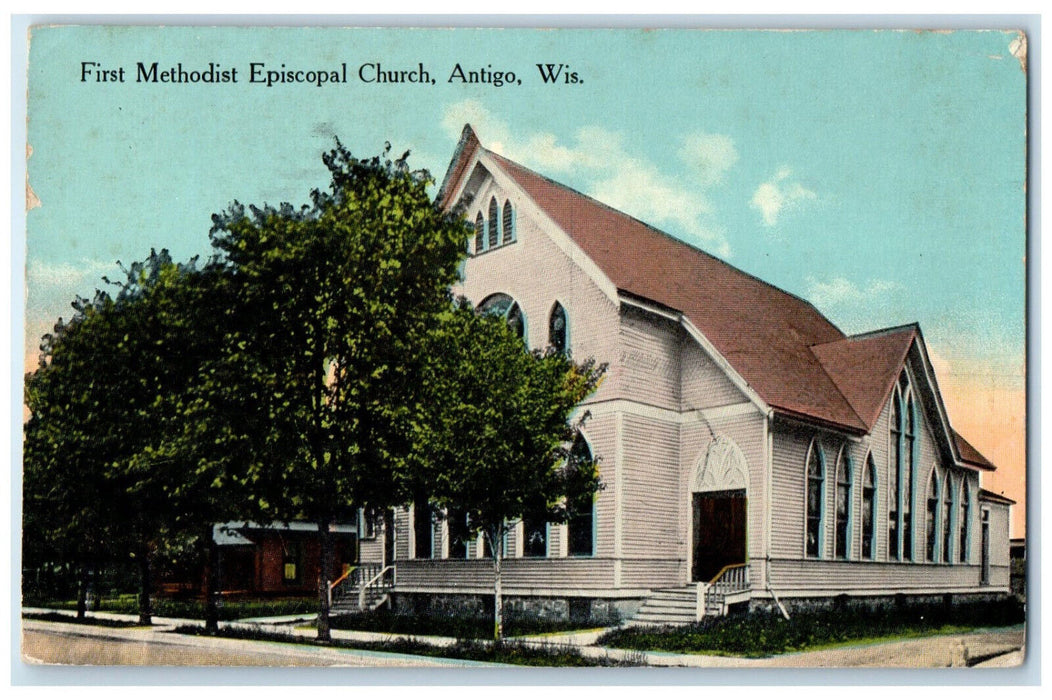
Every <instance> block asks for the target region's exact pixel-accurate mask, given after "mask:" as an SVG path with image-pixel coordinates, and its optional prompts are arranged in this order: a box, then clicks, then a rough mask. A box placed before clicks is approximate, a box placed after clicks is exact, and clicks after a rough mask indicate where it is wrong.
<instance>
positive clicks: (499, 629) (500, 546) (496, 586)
mask: <svg viewBox="0 0 1052 700" xmlns="http://www.w3.org/2000/svg"><path fill="white" fill-rule="evenodd" d="M490 549H491V550H493V641H495V642H499V641H500V640H501V639H502V638H503V637H504V595H503V591H502V590H501V580H500V564H501V560H502V559H503V558H504V535H503V533H498V534H497V537H494V538H493V539H492V541H491V542H490Z"/></svg>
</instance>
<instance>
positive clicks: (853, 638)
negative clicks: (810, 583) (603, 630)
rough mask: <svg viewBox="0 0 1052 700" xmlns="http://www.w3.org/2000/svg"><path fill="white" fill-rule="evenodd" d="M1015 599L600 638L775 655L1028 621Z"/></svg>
mask: <svg viewBox="0 0 1052 700" xmlns="http://www.w3.org/2000/svg"><path fill="white" fill-rule="evenodd" d="M1024 617H1025V616H1024V611H1023V607H1022V605H1021V604H1019V603H1018V602H1017V601H1015V600H1014V599H1007V600H1004V601H999V602H994V603H963V604H958V605H954V606H944V605H938V604H936V605H910V606H895V607H890V608H874V609H870V608H865V607H861V606H856V607H849V606H844V607H842V608H841V609H837V610H829V611H822V612H809V613H796V614H794V615H792V617H791V619H789V620H786V619H785V618H783V617H782V616H781V615H780V614H778V613H751V614H748V615H737V616H731V617H724V618H710V619H707V620H702V621H700V622H698V623H696V624H693V625H687V626H684V627H632V628H627V629H621V630H614V631H612V632H609V633H607V634H605V635H603V636H602V637H600V639H599V641H598V644H600V645H603V646H610V647H617V648H622V649H639V650H657V651H671V652H682V653H701V654H726V655H735V656H752V657H757V656H771V655H773V654H784V653H787V652H795V651H804V650H813V649H821V648H828V647H833V646H842V645H846V644H860V643H866V642H876V641H886V640H888V639H901V638H909V637H920V636H929V635H935V634H952V633H960V632H964V631H969V630H972V629H978V628H984V627H1007V626H1011V625H1016V624H1019V623H1021V622H1023V621H1024Z"/></svg>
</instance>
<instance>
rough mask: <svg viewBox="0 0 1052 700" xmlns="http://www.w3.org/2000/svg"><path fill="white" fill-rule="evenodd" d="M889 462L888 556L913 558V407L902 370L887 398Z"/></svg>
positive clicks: (911, 396) (915, 420)
mask: <svg viewBox="0 0 1052 700" xmlns="http://www.w3.org/2000/svg"><path fill="white" fill-rule="evenodd" d="M889 430H890V432H891V463H890V464H889V465H888V473H889V477H890V478H889V479H888V481H889V484H888V559H901V560H905V561H909V560H912V559H913V482H914V478H913V466H914V462H915V461H916V460H915V457H916V455H915V454H914V448H915V445H916V435H917V410H916V405H915V404H914V401H913V391H912V389H911V388H910V382H909V377H908V376H907V375H906V372H903V373H902V374H901V375H900V376H899V382H898V384H897V385H896V387H895V391H894V394H893V396H892V398H891V425H890V426H889Z"/></svg>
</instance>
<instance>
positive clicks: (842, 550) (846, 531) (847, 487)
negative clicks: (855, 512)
mask: <svg viewBox="0 0 1052 700" xmlns="http://www.w3.org/2000/svg"><path fill="white" fill-rule="evenodd" d="M851 477H852V474H851V462H850V460H849V458H848V456H847V454H846V453H844V452H841V454H840V462H839V464H837V468H836V505H835V507H836V513H835V516H836V522H835V526H834V530H833V531H834V533H835V536H834V538H833V556H834V557H836V558H837V559H850V558H851V552H850V548H849V546H848V545H849V543H850V542H851Z"/></svg>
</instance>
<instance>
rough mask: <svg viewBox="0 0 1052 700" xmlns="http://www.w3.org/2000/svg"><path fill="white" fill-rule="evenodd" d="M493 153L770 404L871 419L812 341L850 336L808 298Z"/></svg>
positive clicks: (627, 286)
mask: <svg viewBox="0 0 1052 700" xmlns="http://www.w3.org/2000/svg"><path fill="white" fill-rule="evenodd" d="M490 156H491V157H492V158H493V159H494V160H496V161H497V162H498V163H499V164H500V165H501V167H502V168H503V169H504V170H505V172H507V174H508V175H510V176H511V177H512V178H514V179H515V181H516V182H517V183H518V185H519V186H520V187H521V188H522V189H523V190H525V192H526V193H527V194H528V195H529V196H530V197H531V198H532V199H533V201H534V202H536V203H537V205H538V206H539V207H540V208H541V209H543V210H544V211H545V212H546V213H547V214H548V215H549V216H550V217H551V218H552V219H553V220H554V221H555V223H556V224H558V225H559V227H560V228H561V229H562V230H563V231H565V232H566V233H567V234H568V235H569V236H570V237H571V238H572V239H573V240H574V242H575V243H576V244H577V245H578V246H580V247H581V249H582V250H583V251H584V252H585V253H586V254H587V255H588V256H589V257H590V258H591V259H592V260H593V261H595V263H596V265H598V266H599V268H600V269H601V270H602V271H603V272H604V273H605V274H606V275H607V277H609V278H610V280H611V281H612V282H613V283H614V285H615V286H616V287H617V288H618V289H619V290H622V291H625V292H628V293H630V294H633V295H635V296H639V297H643V298H645V299H652V300H653V301H656V302H658V303H659V304H662V305H664V306H667V307H670V308H673V309H677V310H679V311H681V312H683V313H684V314H685V315H686V316H687V318H688V319H690V321H691V323H693V324H694V326H695V327H697V328H698V330H700V331H701V332H702V333H703V334H704V335H705V337H706V338H708V339H709V341H710V342H711V343H712V344H713V345H715V346H716V349H717V350H719V352H720V354H722V355H723V356H724V357H725V358H726V359H727V361H728V362H730V364H731V366H732V367H734V369H735V370H736V371H737V372H738V373H739V374H740V375H741V376H742V378H743V379H745V381H746V382H747V383H748V384H749V386H751V387H752V388H753V390H754V391H756V393H757V394H759V395H760V397H761V398H762V399H763V400H764V401H765V402H766V403H767V404H768V405H770V406H773V407H775V408H780V409H783V410H785V411H788V412H790V413H795V414H799V415H803V416H809V417H812V418H817V419H819V420H822V421H826V422H829V423H833V424H835V425H838V426H842V427H846V428H850V429H852V430H855V431H862V430H865V429H866V427H867V426H866V424H865V423H864V422H863V421H862V420H861V419H860V418H859V416H858V414H857V413H855V411H854V410H853V409H852V408H851V405H850V404H849V403H848V401H847V400H846V399H845V398H844V396H843V395H842V394H841V393H840V392H839V391H838V390H837V387H836V385H835V384H834V383H833V380H832V379H831V378H830V377H829V375H828V374H826V372H825V370H824V369H823V368H822V365H821V364H820V363H819V361H818V359H817V358H816V357H815V356H814V354H812V352H811V350H810V347H809V346H811V345H815V344H819V343H829V342H833V341H835V340H840V339H842V338H843V337H844V334H843V333H841V332H840V330H839V329H838V328H837V327H836V326H834V325H833V324H832V323H830V322H829V321H828V320H827V319H826V318H825V317H824V316H822V314H820V313H819V312H818V311H817V310H816V309H815V308H814V307H813V306H811V304H809V303H807V302H806V301H804V300H802V299H800V298H799V297H795V296H793V295H792V294H789V293H788V292H785V291H782V290H780V289H778V288H777V287H774V286H772V285H770V284H767V283H766V282H763V281H762V280H759V279H757V278H756V277H753V276H752V275H749V274H746V273H745V272H742V271H741V270H739V269H737V268H735V267H732V266H731V265H728V264H727V263H725V262H723V261H722V260H719V259H718V258H715V257H713V256H711V255H709V254H708V253H705V252H704V251H701V250H698V249H697V248H694V247H693V246H690V245H688V244H686V243H684V242H682V241H680V240H677V239H675V238H673V237H671V236H669V235H668V234H665V233H663V232H661V231H658V230H657V229H655V228H652V227H651V226H648V225H647V224H644V223H643V222H642V221H639V220H637V219H634V218H632V217H630V216H628V215H627V214H624V213H622V212H619V211H617V210H616V209H613V208H611V207H608V206H606V205H605V204H602V203H601V202H598V201H596V200H594V199H592V198H591V197H588V196H586V195H583V194H581V193H580V192H577V191H575V190H572V189H570V188H568V187H566V186H564V185H560V184H558V183H556V182H553V181H552V180H549V179H548V178H545V177H543V176H541V175H538V174H537V173H535V172H533V171H532V170H528V169H527V168H524V167H522V166H521V165H519V164H518V163H515V162H512V161H510V160H508V159H506V158H503V157H501V156H499V155H496V154H494V153H490Z"/></svg>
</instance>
